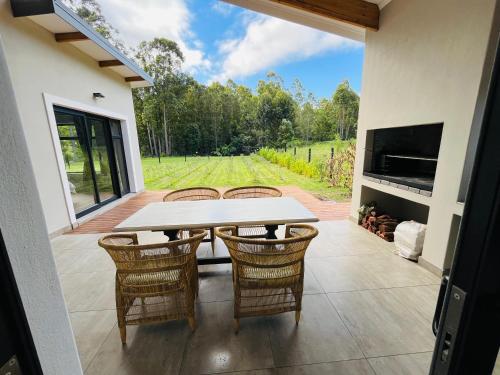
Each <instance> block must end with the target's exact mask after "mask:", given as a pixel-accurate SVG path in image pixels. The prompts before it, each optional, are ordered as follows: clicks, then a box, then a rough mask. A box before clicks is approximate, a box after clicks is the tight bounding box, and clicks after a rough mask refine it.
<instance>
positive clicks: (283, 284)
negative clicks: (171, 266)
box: [216, 224, 318, 332]
mask: <svg viewBox="0 0 500 375" xmlns="http://www.w3.org/2000/svg"><path fill="white" fill-rule="evenodd" d="M216 234H217V236H219V237H220V238H222V240H223V241H224V243H225V244H226V246H227V248H228V249H229V253H230V255H231V259H232V263H233V287H234V319H235V331H236V332H238V330H239V324H240V318H244V317H249V316H261V315H271V314H279V313H283V312H287V311H295V321H296V323H297V324H298V323H299V320H300V311H301V309H302V292H303V289H304V255H305V252H306V250H307V247H308V246H309V243H310V242H311V240H312V239H313V238H314V237H316V236H317V235H318V230H317V229H316V228H314V227H312V226H310V225H305V224H294V225H287V226H286V230H285V238H284V239H277V240H265V239H253V238H244V237H237V236H236V227H221V228H218V229H217V230H216Z"/></svg>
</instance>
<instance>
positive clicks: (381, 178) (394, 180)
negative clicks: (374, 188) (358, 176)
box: [363, 123, 443, 196]
mask: <svg viewBox="0 0 500 375" xmlns="http://www.w3.org/2000/svg"><path fill="white" fill-rule="evenodd" d="M442 132H443V124H442V123H441V124H430V125H417V126H404V127H396V128H383V129H373V130H368V131H367V139H366V150H365V165H364V170H363V175H364V176H365V177H366V178H368V179H370V180H372V181H375V182H379V183H382V184H386V185H392V186H394V187H397V188H401V189H406V190H411V191H414V192H416V193H421V194H423V195H428V196H430V195H431V192H432V188H433V186H434V175H435V174H436V166H437V162H438V155H439V146H440V144H441V134H442Z"/></svg>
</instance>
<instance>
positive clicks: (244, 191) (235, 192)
mask: <svg viewBox="0 0 500 375" xmlns="http://www.w3.org/2000/svg"><path fill="white" fill-rule="evenodd" d="M281 196H282V193H281V190H278V189H276V188H273V187H270V186H242V187H237V188H233V189H229V190H227V191H226V192H225V193H224V194H223V195H222V198H224V199H247V198H279V197H281ZM236 235H237V236H243V237H247V238H265V237H266V236H267V235H268V232H267V229H266V228H265V227H264V226H262V225H245V226H240V227H236Z"/></svg>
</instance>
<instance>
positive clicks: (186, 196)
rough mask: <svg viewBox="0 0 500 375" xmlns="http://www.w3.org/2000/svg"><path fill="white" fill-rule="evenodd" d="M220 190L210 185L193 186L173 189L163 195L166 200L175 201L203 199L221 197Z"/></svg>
mask: <svg viewBox="0 0 500 375" xmlns="http://www.w3.org/2000/svg"><path fill="white" fill-rule="evenodd" d="M219 198H220V192H219V191H218V190H216V189H212V188H209V187H193V188H187V189H180V190H175V191H172V192H171V193H168V194H167V195H165V196H164V197H163V201H164V202H174V201H202V200H210V199H215V200H217V199H219Z"/></svg>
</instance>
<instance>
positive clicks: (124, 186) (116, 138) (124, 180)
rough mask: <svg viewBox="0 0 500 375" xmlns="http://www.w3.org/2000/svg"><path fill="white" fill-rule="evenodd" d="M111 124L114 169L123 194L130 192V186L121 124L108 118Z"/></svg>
mask: <svg viewBox="0 0 500 375" xmlns="http://www.w3.org/2000/svg"><path fill="white" fill-rule="evenodd" d="M109 124H110V126H111V137H112V139H113V151H114V152H115V160H116V171H117V173H118V183H119V184H120V193H121V195H125V194H127V193H130V186H129V182H128V174H127V162H126V160H125V153H124V151H123V139H122V131H121V125H120V122H119V121H118V120H109Z"/></svg>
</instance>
